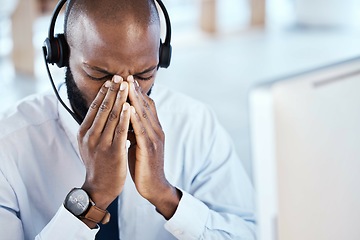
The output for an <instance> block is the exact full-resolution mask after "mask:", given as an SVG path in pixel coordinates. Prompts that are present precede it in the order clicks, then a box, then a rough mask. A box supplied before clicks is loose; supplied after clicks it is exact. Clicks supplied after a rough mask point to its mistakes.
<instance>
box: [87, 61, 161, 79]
mask: <svg viewBox="0 0 360 240" xmlns="http://www.w3.org/2000/svg"><path fill="white" fill-rule="evenodd" d="M83 64H84V65H85V66H86V67H88V68H90V69H92V70H95V71H97V72H101V73H104V74H106V75H116V74H115V73H111V72H108V71H107V70H105V69H102V68H100V67H97V66H91V65H89V64H87V63H83ZM156 68H157V65H155V66H151V67H149V68H147V69H145V70H144V71H142V72H139V73H135V74H132V75H134V76H138V75H142V74H145V73H148V72H151V71H153V70H154V69H156Z"/></svg>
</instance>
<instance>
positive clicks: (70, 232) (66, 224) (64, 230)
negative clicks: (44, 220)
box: [36, 205, 99, 240]
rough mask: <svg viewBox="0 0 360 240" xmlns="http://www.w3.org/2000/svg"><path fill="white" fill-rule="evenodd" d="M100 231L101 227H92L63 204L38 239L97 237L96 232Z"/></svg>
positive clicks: (56, 239) (57, 239)
mask: <svg viewBox="0 0 360 240" xmlns="http://www.w3.org/2000/svg"><path fill="white" fill-rule="evenodd" d="M98 231H99V227H97V228H96V229H90V228H89V227H88V226H87V225H86V224H85V223H83V222H82V221H81V220H80V219H78V218H77V217H75V216H74V215H73V214H72V213H70V212H69V211H68V210H67V209H66V208H65V207H64V205H61V207H60V208H59V210H58V211H57V213H56V214H55V216H54V217H53V218H52V219H51V221H50V222H49V223H48V224H47V225H46V226H45V228H44V229H43V230H42V231H41V233H40V234H39V236H38V237H39V238H36V239H44V240H45V239H51V240H60V239H61V240H63V239H79V240H82V239H84V240H85V239H86V240H88V239H95V235H96V233H97V232H98Z"/></svg>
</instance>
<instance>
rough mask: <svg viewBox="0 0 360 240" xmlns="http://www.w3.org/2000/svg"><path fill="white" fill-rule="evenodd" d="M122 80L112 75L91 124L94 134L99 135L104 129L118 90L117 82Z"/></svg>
mask: <svg viewBox="0 0 360 240" xmlns="http://www.w3.org/2000/svg"><path fill="white" fill-rule="evenodd" d="M122 80H123V79H122V77H120V76H117V75H115V76H114V77H113V80H112V81H111V82H110V86H109V87H108V90H107V93H106V95H105V97H104V99H103V101H102V102H101V104H100V106H99V109H98V111H97V113H96V116H95V119H94V121H93V124H92V126H91V128H92V131H93V133H94V134H95V135H100V134H101V133H102V132H103V130H104V127H105V125H106V122H107V120H108V118H109V114H110V112H111V110H112V108H113V105H114V102H115V99H116V95H117V93H118V90H119V83H120V82H121V81H122Z"/></svg>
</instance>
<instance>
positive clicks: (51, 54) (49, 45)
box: [44, 38, 57, 65]
mask: <svg viewBox="0 0 360 240" xmlns="http://www.w3.org/2000/svg"><path fill="white" fill-rule="evenodd" d="M55 44H56V43H55V39H50V38H46V39H45V42H44V46H45V48H46V61H47V62H48V63H49V64H53V65H54V63H55V62H56V60H55V59H56V58H57V56H56V55H57V47H55Z"/></svg>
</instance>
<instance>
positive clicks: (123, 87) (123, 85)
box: [120, 82, 127, 91]
mask: <svg viewBox="0 0 360 240" xmlns="http://www.w3.org/2000/svg"><path fill="white" fill-rule="evenodd" d="M126 86H127V83H126V82H122V83H121V85H120V91H124V90H125V89H126Z"/></svg>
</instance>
